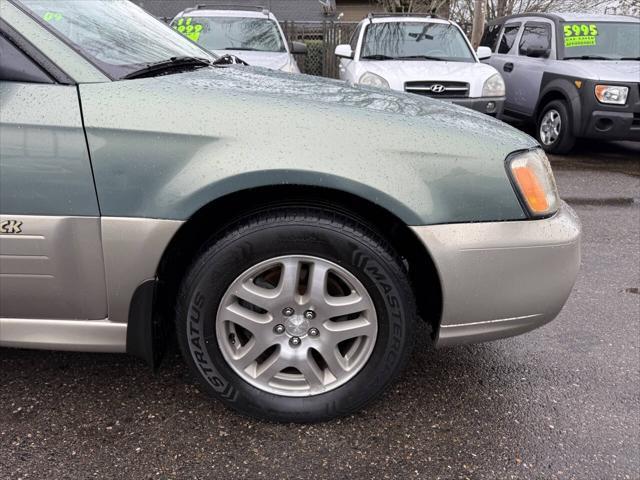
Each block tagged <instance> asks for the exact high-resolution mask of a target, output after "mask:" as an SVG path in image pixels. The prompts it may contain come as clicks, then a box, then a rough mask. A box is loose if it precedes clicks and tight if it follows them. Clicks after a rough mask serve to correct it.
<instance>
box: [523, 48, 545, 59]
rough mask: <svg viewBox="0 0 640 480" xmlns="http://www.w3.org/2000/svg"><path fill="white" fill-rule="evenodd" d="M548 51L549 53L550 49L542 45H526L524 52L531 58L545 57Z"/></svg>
mask: <svg viewBox="0 0 640 480" xmlns="http://www.w3.org/2000/svg"><path fill="white" fill-rule="evenodd" d="M520 53H522V52H520ZM549 53H551V50H550V49H548V48H543V47H527V49H526V50H525V52H524V54H525V55H526V56H527V57H533V58H547V57H548V56H549Z"/></svg>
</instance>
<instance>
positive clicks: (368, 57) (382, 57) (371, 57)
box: [360, 54, 397, 60]
mask: <svg viewBox="0 0 640 480" xmlns="http://www.w3.org/2000/svg"><path fill="white" fill-rule="evenodd" d="M360 58H361V59H362V60H397V57H390V56H389V55H379V54H375V55H363V56H362V57H360Z"/></svg>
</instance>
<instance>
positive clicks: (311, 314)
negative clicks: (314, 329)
mask: <svg viewBox="0 0 640 480" xmlns="http://www.w3.org/2000/svg"><path fill="white" fill-rule="evenodd" d="M304 318H306V319H307V320H313V319H314V318H316V312H314V311H313V310H307V311H306V312H304Z"/></svg>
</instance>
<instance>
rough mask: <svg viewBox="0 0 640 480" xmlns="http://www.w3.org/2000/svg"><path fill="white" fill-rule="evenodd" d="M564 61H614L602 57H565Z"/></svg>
mask: <svg viewBox="0 0 640 480" xmlns="http://www.w3.org/2000/svg"><path fill="white" fill-rule="evenodd" d="M564 60H613V58H607V57H603V56H600V55H580V56H579V57H564Z"/></svg>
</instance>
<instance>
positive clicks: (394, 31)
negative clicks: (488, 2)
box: [360, 22, 475, 62]
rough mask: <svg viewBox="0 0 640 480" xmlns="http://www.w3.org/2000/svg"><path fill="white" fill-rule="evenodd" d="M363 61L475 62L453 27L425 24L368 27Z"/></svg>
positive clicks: (391, 23) (382, 24) (383, 24)
mask: <svg viewBox="0 0 640 480" xmlns="http://www.w3.org/2000/svg"><path fill="white" fill-rule="evenodd" d="M360 57H361V58H364V59H366V58H367V57H368V58H372V59H376V58H377V59H381V60H384V59H385V58H386V59H398V58H399V59H411V58H412V57H413V58H415V59H417V60H420V57H433V58H434V59H438V60H446V61H451V62H475V59H474V57H473V55H472V53H471V50H470V49H469V46H468V45H467V42H466V40H465V38H464V36H463V34H462V33H461V32H460V30H459V29H458V28H457V27H455V26H454V25H450V24H442V23H425V22H386V23H372V24H370V25H369V26H368V27H367V31H366V33H365V36H364V41H363V44H362V52H361V53H360Z"/></svg>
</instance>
